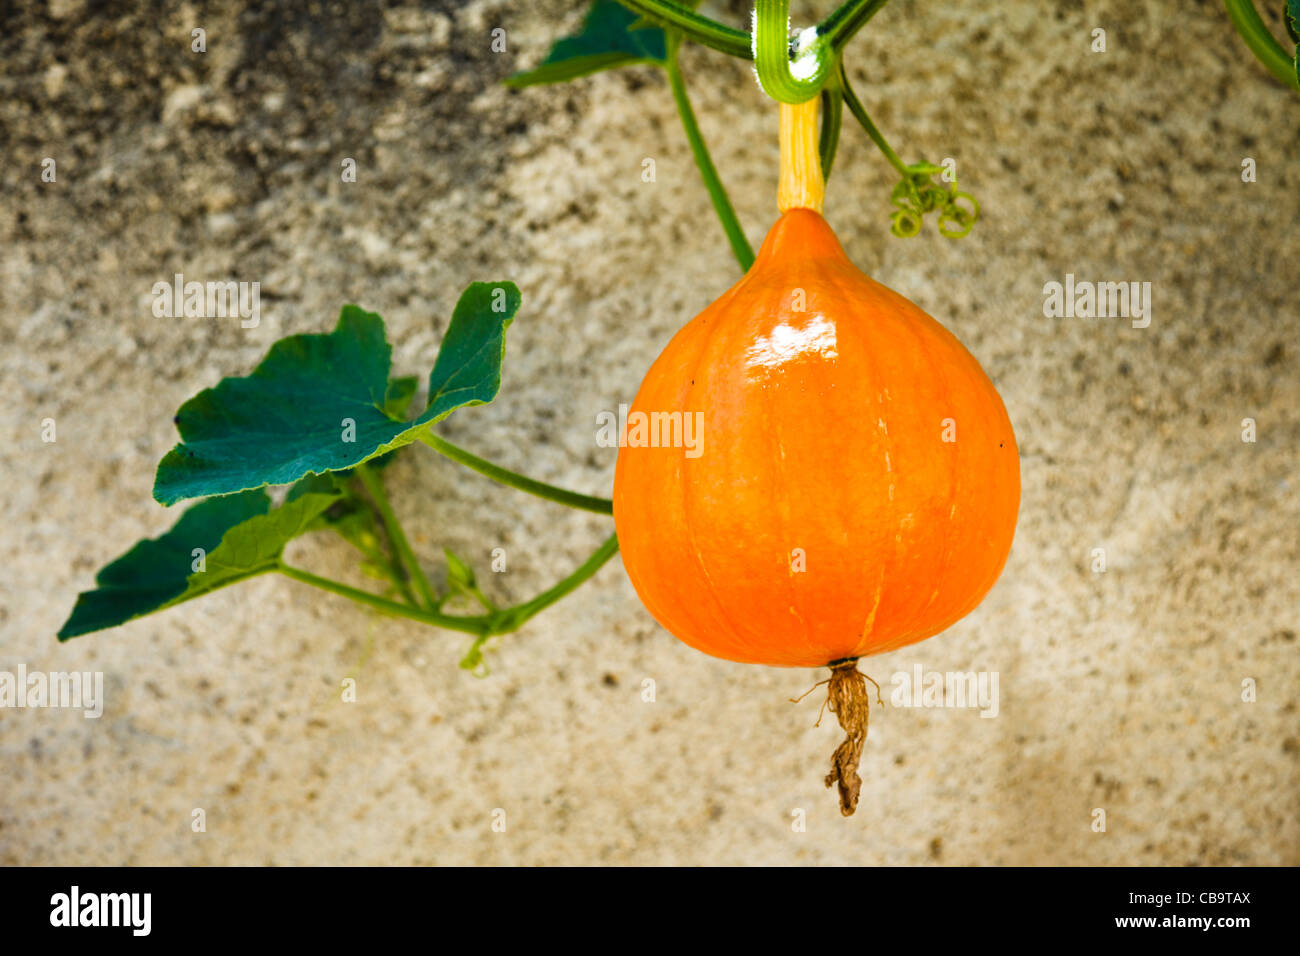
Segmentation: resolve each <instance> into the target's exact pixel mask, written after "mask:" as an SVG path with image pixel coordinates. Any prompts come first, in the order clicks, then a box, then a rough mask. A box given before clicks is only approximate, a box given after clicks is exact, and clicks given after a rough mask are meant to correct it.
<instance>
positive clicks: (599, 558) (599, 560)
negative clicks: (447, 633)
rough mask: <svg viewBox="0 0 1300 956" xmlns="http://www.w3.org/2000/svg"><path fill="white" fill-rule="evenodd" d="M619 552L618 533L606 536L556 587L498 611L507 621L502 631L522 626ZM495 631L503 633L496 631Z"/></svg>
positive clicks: (499, 615)
mask: <svg viewBox="0 0 1300 956" xmlns="http://www.w3.org/2000/svg"><path fill="white" fill-rule="evenodd" d="M617 552H618V535H616V534H611V535H610V536H609V537H608V538H606V539H605V540H604V541H603V542H601V545H600V547H599V548H597V549H596V550H595V551H594V552H593V553H592V555H591V557H589V558H587V560H586V561H584V562H583V563H582V564H581V565H579V566H578V568H577V569H576V570H574V572H573V573H572V574H570V575H569V576H568V577H566V578H564V579H563V580H561V581H559V582H558V583H557V584H556V585H555V586H554V587H551V588H548V589H547V590H545V591H543V592H542V593H541V594H539V595H537V596H536V597H535V598H533V599H532V600H529V601H525V602H524V603H523V604H517V605H515V606H514V607H511V608H506V609H505V610H503V611H499V612H497V615H496V616H498V617H504V618H505V622H504V625H503V626H502V631H505V630H514V629H515V628H517V627H519V626H521V625H522V624H523V623H524V622H525V621H527V620H528V619H529V618H530V617H532V616H533V615H534V614H537V613H538V612H540V611H544V610H545V609H546V608H548V607H550V606H551V605H552V604H554V603H555V602H556V601H558V600H560V598H562V597H564V596H565V595H566V594H568V593H569V592H570V591H573V590H574V589H575V588H577V587H578V586H579V585H581V584H582V583H583V582H584V581H586V580H587V579H588V578H590V577H591V576H592V575H593V574H595V573H596V572H597V571H599V570H600V569H601V568H602V567H603V566H604V564H605V562H606V561H608V560H609V559H610V558H612V557H613V556H614V555H615V554H616V553H617ZM494 633H501V631H496V632H494Z"/></svg>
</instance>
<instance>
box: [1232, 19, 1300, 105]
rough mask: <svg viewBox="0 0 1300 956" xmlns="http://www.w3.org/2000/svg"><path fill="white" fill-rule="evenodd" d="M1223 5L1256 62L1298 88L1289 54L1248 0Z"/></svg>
mask: <svg viewBox="0 0 1300 956" xmlns="http://www.w3.org/2000/svg"><path fill="white" fill-rule="evenodd" d="M1224 6H1225V7H1226V8H1227V10H1228V19H1229V20H1231V21H1232V25H1233V27H1234V28H1235V29H1236V31H1237V32H1238V33H1239V34H1241V38H1242V39H1243V40H1245V41H1246V46H1248V47H1250V52H1252V53H1254V54H1255V57H1256V58H1257V59H1258V60H1259V62H1261V63H1263V64H1264V65H1265V66H1266V67H1268V69H1269V71H1270V72H1272V74H1273V75H1274V76H1276V77H1277V78H1278V79H1279V80H1281V81H1282V82H1283V83H1285V84H1286V85H1287V86H1289V87H1291V89H1293V90H1300V77H1297V75H1296V65H1295V61H1294V59H1293V57H1292V55H1291V54H1290V53H1288V52H1287V51H1286V49H1285V48H1284V47H1283V46H1282V44H1280V43H1278V42H1277V39H1276V38H1275V37H1274V36H1273V34H1272V33H1270V32H1269V29H1268V27H1267V26H1265V25H1264V21H1263V20H1262V19H1260V16H1259V12H1258V11H1257V10H1256V9H1255V5H1254V4H1253V3H1251V0H1224Z"/></svg>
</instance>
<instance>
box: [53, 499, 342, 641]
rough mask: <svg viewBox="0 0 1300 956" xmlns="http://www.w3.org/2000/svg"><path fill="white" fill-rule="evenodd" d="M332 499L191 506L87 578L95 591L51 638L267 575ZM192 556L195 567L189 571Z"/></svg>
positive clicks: (83, 596) (83, 597) (66, 636)
mask: <svg viewBox="0 0 1300 956" xmlns="http://www.w3.org/2000/svg"><path fill="white" fill-rule="evenodd" d="M339 495H340V493H339V492H338V491H337V490H335V491H329V490H304V491H302V492H301V493H300V494H299V495H298V496H297V497H294V498H292V499H291V500H288V501H286V502H285V503H284V504H283V505H281V506H280V507H279V508H275V509H271V499H270V497H269V496H268V495H267V493H266V492H265V491H260V490H258V491H243V492H240V493H239V494H234V495H226V496H224V497H220V498H210V499H208V500H207V501H201V502H199V503H198V504H196V505H194V506H193V507H191V508H189V509H188V510H186V512H185V513H184V514H182V515H181V517H180V520H178V521H177V522H176V524H174V525H173V526H172V528H171V530H170V531H168V532H167V533H166V534H164V535H162V537H159V538H152V539H146V540H144V541H140V542H138V543H137V544H136V545H135V547H133V548H131V550H129V551H127V552H126V553H125V554H124V555H122V556H121V557H119V558H118V559H117V560H115V561H113V562H111V563H110V564H108V565H106V566H105V567H104V568H103V570H101V571H100V572H99V574H98V575H96V576H95V583H96V585H97V587H96V588H95V590H93V591H84V592H82V593H81V594H80V595H78V596H77V603H76V605H75V606H74V607H73V609H72V613H71V614H70V615H69V616H68V620H67V621H66V622H65V623H64V625H63V627H62V628H61V629H60V630H59V640H61V641H66V640H68V639H69V638H72V637H78V636H80V635H82V634H89V633H90V632H91V631H101V630H103V629H105V628H108V627H116V626H118V625H119V624H125V623H126V622H127V621H130V620H134V619H135V618H137V617H143V616H144V615H146V614H151V613H153V612H154V611H161V610H162V609H164V608H169V607H173V606H174V605H177V604H180V603H182V602H184V601H189V600H192V599H193V598H196V597H200V596H201V595H204V594H208V593H209V592H211V591H215V590H217V589H218V588H222V587H225V586H226V585H228V584H234V583H235V582H237V581H242V580H244V579H245V578H250V577H253V576H254V575H257V574H263V573H265V572H267V571H273V570H275V568H276V566H277V565H278V563H279V560H280V555H281V553H282V552H283V551H284V546H285V544H287V543H288V542H289V541H290V540H292V539H293V538H296V537H297V536H298V535H300V534H303V533H304V532H306V531H308V530H311V529H312V527H313V525H314V522H315V520H316V518H317V517H319V516H320V515H321V514H322V513H323V512H324V511H325V509H327V508H329V507H330V505H332V504H333V503H334V502H335V501H337V500H338V498H339ZM196 549H201V555H200V554H196V553H195V551H196ZM200 556H201V557H202V562H203V563H202V565H200V567H201V570H195V566H196V564H197V563H198V562H199V559H200Z"/></svg>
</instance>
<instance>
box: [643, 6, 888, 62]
mask: <svg viewBox="0 0 1300 956" xmlns="http://www.w3.org/2000/svg"><path fill="white" fill-rule="evenodd" d="M886 2H887V0H845V2H844V3H842V4H840V5H839V6H838V7H837V8H836V9H835V10H834V11H833V12H832V13H831V14H830V16H828V17H827V18H826V19H825V20H823V21H822V22H821V24H820V25H819V26H818V27H817V32H818V34H819V35H825V36H826V37H827V41H828V43H829V44H830V45H831V46H832V47H834V48H835V49H836V50H838V49H840V48H841V47H843V46H844V44H845V43H847V42H848V41H849V40H850V39H851V38H852V37H853V34H855V33H857V31H858V30H860V29H861V28H862V25H863V24H865V23H866V22H867V21H868V20H870V19H871V18H872V17H873V16H875V15H876V13H877V11H879V10H880V8H881V7H883V6H884V5H885V3H886ZM619 3H621V4H622V5H623V6H625V7H627V8H628V9H629V10H634V11H635V12H637V13H639V14H641V15H642V16H643V17H645V18H646V19H648V20H651V21H653V22H654V23H656V24H657V25H659V26H661V27H674V28H676V29H677V30H679V31H680V32H681V33H682V34H684V35H685V36H686V37H687V38H688V39H691V40H693V41H695V42H696V43H698V44H700V45H701V46H707V47H709V48H710V49H713V50H717V51H718V52H719V53H726V54H727V55H729V56H734V57H738V58H740V59H742V60H752V59H753V58H754V47H753V43H754V40H753V36H752V35H751V34H750V33H748V32H746V31H745V30H737V29H735V28H734V27H729V26H725V25H723V24H721V23H718V22H717V21H716V20H711V19H709V18H708V17H706V16H702V15H701V14H698V13H696V12H695V11H694V10H688V9H686V8H685V7H681V6H678V5H677V4H675V3H671V2H669V0H619Z"/></svg>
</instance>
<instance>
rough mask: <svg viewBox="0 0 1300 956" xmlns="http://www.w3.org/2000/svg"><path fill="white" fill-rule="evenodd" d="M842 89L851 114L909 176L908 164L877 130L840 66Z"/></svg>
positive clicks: (899, 168) (902, 172)
mask: <svg viewBox="0 0 1300 956" xmlns="http://www.w3.org/2000/svg"><path fill="white" fill-rule="evenodd" d="M840 87H841V90H842V91H843V93H844V105H846V106H847V107H848V108H849V112H850V113H852V114H853V117H854V119H856V120H857V121H858V123H859V124H861V126H862V128H863V129H864V130H866V131H867V135H868V136H870V137H871V141H872V142H873V143H875V144H876V145H877V146H878V147H880V151H881V152H882V153H884V154H885V158H886V159H887V160H889V162H890V164H891V165H893V167H894V168H895V169H897V170H898V171H899V173H901V174H902V175H903V176H907V175H909V173H910V170H909V169H908V168H907V164H906V163H904V162H903V161H902V159H900V158H899V156H898V154H897V153H896V152H894V151H893V149H892V148H890V145H889V144H888V143H887V142H885V137H884V136H882V135H881V133H880V130H878V129H876V124H875V123H873V122H871V117H870V116H868V115H867V108H866V107H865V106H863V105H862V101H861V100H859V99H858V96H857V94H856V93H854V92H853V87H852V86H851V85H850V84H849V74H848V71H847V70H845V69H844V67H843V65H841V66H840Z"/></svg>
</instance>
